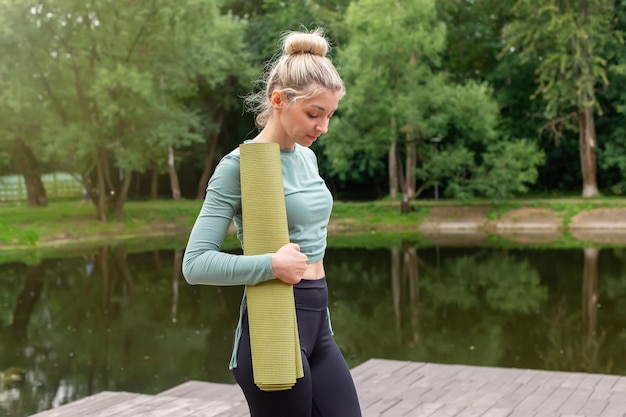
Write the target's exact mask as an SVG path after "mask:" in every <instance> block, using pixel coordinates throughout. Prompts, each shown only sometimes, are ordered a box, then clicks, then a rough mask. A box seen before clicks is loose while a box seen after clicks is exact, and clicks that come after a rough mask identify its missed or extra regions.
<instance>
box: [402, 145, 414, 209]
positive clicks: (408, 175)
mask: <svg viewBox="0 0 626 417" xmlns="http://www.w3.org/2000/svg"><path fill="white" fill-rule="evenodd" d="M405 161H406V162H405V163H406V165H405V167H404V168H405V172H404V181H405V186H404V190H405V193H406V195H407V197H408V199H409V200H410V199H412V198H415V186H416V179H415V169H416V168H417V144H416V141H415V138H412V137H409V135H408V134H407V138H406V158H405Z"/></svg>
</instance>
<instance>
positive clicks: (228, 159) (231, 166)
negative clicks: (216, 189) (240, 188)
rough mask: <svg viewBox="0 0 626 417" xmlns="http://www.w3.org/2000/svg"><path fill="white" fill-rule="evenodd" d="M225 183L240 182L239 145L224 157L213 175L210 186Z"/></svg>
mask: <svg viewBox="0 0 626 417" xmlns="http://www.w3.org/2000/svg"><path fill="white" fill-rule="evenodd" d="M223 183H231V184H235V183H239V147H237V148H235V149H233V150H232V151H231V152H230V153H228V154H226V155H224V156H223V157H222V159H221V160H220V162H219V163H218V164H217V166H216V167H215V171H214V172H213V175H212V176H211V180H210V181H209V187H210V186H211V185H214V186H215V185H217V184H223Z"/></svg>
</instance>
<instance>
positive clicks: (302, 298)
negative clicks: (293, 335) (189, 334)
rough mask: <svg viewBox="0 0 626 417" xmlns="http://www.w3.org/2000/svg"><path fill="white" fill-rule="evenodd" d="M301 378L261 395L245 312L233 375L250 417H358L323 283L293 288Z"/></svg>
mask: <svg viewBox="0 0 626 417" xmlns="http://www.w3.org/2000/svg"><path fill="white" fill-rule="evenodd" d="M293 290H294V296H295V301H296V316H297V318H298V332H299V335H300V348H301V350H302V365H303V367H304V377H303V378H300V379H298V380H297V382H296V385H294V386H293V387H292V388H291V389H288V390H284V391H271V392H267V391H262V390H261V389H259V387H257V386H256V385H255V384H254V379H253V376H252V357H251V354H250V332H249V328H248V312H247V310H246V312H245V313H244V317H243V323H242V330H243V332H242V335H241V340H240V344H239V350H238V352H237V367H236V368H235V369H234V370H233V373H234V376H235V379H236V380H237V383H238V384H239V386H240V387H241V389H242V390H243V393H244V395H245V396H246V400H247V402H248V406H249V407H250V415H251V417H361V409H360V406H359V400H358V397H357V394H356V389H355V388H354V382H353V381H352V375H351V374H350V371H349V369H348V366H347V365H346V362H345V360H344V359H343V356H342V354H341V351H340V350H339V347H338V346H337V344H336V343H335V340H334V339H333V336H332V335H331V332H330V327H329V325H328V315H327V310H326V308H327V306H328V289H327V287H326V279H320V280H302V281H300V283H298V284H296V285H294V288H293Z"/></svg>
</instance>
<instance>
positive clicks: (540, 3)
mask: <svg viewBox="0 0 626 417" xmlns="http://www.w3.org/2000/svg"><path fill="white" fill-rule="evenodd" d="M614 7H615V6H614V1H613V0H570V1H561V0H550V1H544V0H518V1H517V2H516V4H515V6H514V9H513V11H514V13H515V16H516V19H515V20H514V21H512V22H511V23H509V24H508V25H506V26H505V28H504V40H505V42H506V44H505V47H504V49H503V54H518V55H519V57H520V58H521V60H522V62H534V63H535V64H536V73H535V74H536V81H537V84H538V87H537V90H536V93H535V94H536V95H537V96H541V97H543V99H544V100H545V102H546V106H545V108H544V111H543V114H544V116H545V117H546V119H547V120H548V122H547V123H546V125H545V128H546V129H550V130H551V131H552V132H553V133H554V134H555V135H556V136H557V137H558V136H560V135H561V134H562V131H563V129H571V130H578V135H579V152H580V166H581V171H582V196H583V197H593V196H596V195H597V194H598V193H599V191H598V186H597V178H596V147H597V138H596V128H595V113H596V112H598V111H601V110H600V109H599V108H598V101H597V98H596V94H597V89H598V88H602V87H606V86H607V84H608V79H607V70H608V68H607V67H608V65H607V60H606V59H605V57H604V56H603V52H604V50H605V46H606V44H607V42H609V41H610V40H611V39H612V38H614V37H615V36H617V34H616V33H615V32H614V31H613V19H614Z"/></svg>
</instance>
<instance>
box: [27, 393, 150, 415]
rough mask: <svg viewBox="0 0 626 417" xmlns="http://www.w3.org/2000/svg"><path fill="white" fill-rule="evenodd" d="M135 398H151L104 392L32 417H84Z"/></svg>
mask: <svg viewBox="0 0 626 417" xmlns="http://www.w3.org/2000/svg"><path fill="white" fill-rule="evenodd" d="M134 398H142V399H147V398H149V396H147V395H142V394H134V393H129V392H110V391H103V392H99V393H97V394H94V395H90V396H88V397H85V398H81V399H80V400H77V401H74V402H72V403H69V404H65V405H63V406H61V407H57V408H53V409H51V410H48V411H43V412H41V413H37V414H34V415H32V416H31V417H84V416H86V415H88V414H89V413H92V412H98V411H99V410H104V409H106V408H108V407H110V406H112V405H116V404H120V403H124V402H126V401H129V400H132V399H134Z"/></svg>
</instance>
